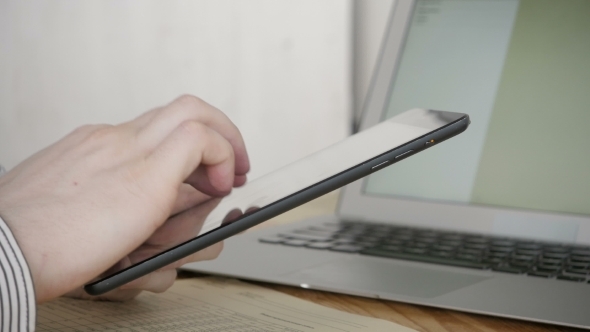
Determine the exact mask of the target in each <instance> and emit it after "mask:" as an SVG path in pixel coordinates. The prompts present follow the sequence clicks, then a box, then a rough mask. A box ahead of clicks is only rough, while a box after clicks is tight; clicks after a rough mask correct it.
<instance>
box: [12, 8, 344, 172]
mask: <svg viewBox="0 0 590 332" xmlns="http://www.w3.org/2000/svg"><path fill="white" fill-rule="evenodd" d="M351 22H352V3H351V2H350V1H342V0H322V1H315V0H282V1H271V0H249V1H240V0H197V1H181V0H172V1H170V0H169V1H155V0H149V1H145V0H141V1H140V0H106V1H76V0H69V1H68V0H46V1H18V0H0V163H2V164H4V165H5V166H6V167H7V168H11V167H13V166H14V165H16V164H17V163H18V162H19V161H21V160H23V159H24V158H26V157H27V156H29V155H30V154H32V153H34V152H35V151H37V150H39V149H40V148H42V147H44V146H46V145H48V144H49V143H51V142H53V141H55V140H57V139H59V138H60V137H62V136H63V135H65V134H67V133H68V132H69V131H71V130H72V129H74V128H75V127H77V126H79V125H81V124H84V123H118V122H121V121H124V120H127V119H129V118H132V117H134V116H136V115H138V114H140V113H142V112H144V111H146V110H148V109H150V108H152V107H155V106H158V105H161V104H163V103H166V102H168V101H169V100H171V99H172V98H174V97H176V96H178V95H180V94H183V93H191V94H195V95H198V96H200V97H202V98H203V99H205V100H207V101H209V102H210V103H211V104H213V105H215V106H217V107H218V108H220V109H222V110H223V111H225V112H226V113H227V114H228V115H229V116H230V118H232V119H233V120H234V121H235V122H236V123H237V125H238V126H239V127H240V128H241V130H242V132H243V134H244V136H245V139H246V144H247V146H248V148H249V152H250V155H251V158H252V164H253V170H252V174H251V175H252V177H256V176H258V175H260V174H263V173H266V172H268V171H270V170H272V169H275V168H277V167H279V166H281V165H283V164H286V163H288V162H290V161H292V160H295V159H298V158H299V157H301V156H304V155H306V154H308V153H310V152H312V151H315V150H318V149H320V148H321V147H324V146H326V145H329V144H331V143H333V142H335V141H338V140H340V139H342V138H343V137H345V136H346V135H347V134H348V130H349V128H350V124H349V120H348V118H349V115H350V113H351V111H352V96H351V91H352V86H351V62H352V60H351V58H352V54H351V48H352V47H351V41H352V38H351V31H352V29H351V24H352V23H351Z"/></svg>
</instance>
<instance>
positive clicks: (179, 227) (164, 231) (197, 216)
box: [137, 199, 220, 259]
mask: <svg viewBox="0 0 590 332" xmlns="http://www.w3.org/2000/svg"><path fill="white" fill-rule="evenodd" d="M219 202H220V199H211V200H209V201H206V202H204V203H203V204H201V205H198V206H195V207H193V208H191V209H189V210H186V211H184V212H182V213H180V214H178V215H176V216H174V217H172V218H170V219H168V220H167V221H166V222H165V223H164V224H163V225H162V226H161V227H160V228H158V229H157V230H156V231H155V232H154V234H153V235H152V236H151V237H150V238H149V239H148V240H147V241H146V242H145V244H147V245H149V246H153V247H157V248H158V250H160V251H163V250H165V249H168V248H171V247H173V246H175V245H177V244H179V243H182V242H185V241H188V240H190V239H192V238H193V237H195V236H197V234H199V231H200V230H201V228H202V227H203V222H204V221H205V219H206V218H207V215H209V213H210V212H211V211H213V209H214V208H215V207H217V205H218V204H219ZM137 259H139V258H137Z"/></svg>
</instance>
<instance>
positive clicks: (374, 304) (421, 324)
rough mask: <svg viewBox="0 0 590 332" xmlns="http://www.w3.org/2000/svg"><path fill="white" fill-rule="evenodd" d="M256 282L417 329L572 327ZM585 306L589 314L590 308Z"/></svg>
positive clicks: (319, 209) (297, 216) (311, 210)
mask: <svg viewBox="0 0 590 332" xmlns="http://www.w3.org/2000/svg"><path fill="white" fill-rule="evenodd" d="M337 200H338V194H337V193H331V194H328V195H326V196H323V197H321V198H318V199H317V200H315V201H312V202H309V203H307V204H305V205H303V206H301V207H299V208H296V209H293V210H291V211H289V212H287V213H285V214H283V215H281V216H279V217H276V218H274V219H272V220H269V221H267V222H265V223H263V224H261V225H258V226H257V227H271V226H273V225H278V224H283V223H288V222H292V221H296V220H301V219H303V218H308V217H312V216H317V215H323V214H332V213H333V212H334V211H335V209H336V203H337ZM257 284H258V285H262V286H264V287H268V288H272V289H274V290H277V291H281V292H283V293H287V294H290V295H293V296H296V297H299V298H301V299H305V300H309V301H312V302H315V303H319V304H322V305H325V306H327V307H332V308H336V309H339V310H342V311H347V312H351V313H355V314H360V315H365V316H371V317H377V318H381V319H386V320H389V321H392V322H395V323H398V324H401V325H404V326H407V327H410V328H413V329H416V330H418V331H453V332H458V331H482V332H483V331H486V332H488V331H572V329H571V328H565V327H558V326H552V325H544V324H535V323H528V322H523V321H518V320H512V319H503V318H495V317H489V316H484V315H476V314H467V313H462V312H458V311H453V310H444V309H436V308H429V307H425V306H418V305H411V304H404V303H399V302H392V301H383V300H376V299H368V298H362V297H356V296H349V295H342V294H335V293H328V292H320V291H314V290H307V289H302V288H296V287H289V286H279V285H274V284H268V283H257ZM588 310H589V314H590V308H588Z"/></svg>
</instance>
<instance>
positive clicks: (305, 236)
mask: <svg viewBox="0 0 590 332" xmlns="http://www.w3.org/2000/svg"><path fill="white" fill-rule="evenodd" d="M279 236H282V237H285V238H288V239H296V240H307V241H317V242H326V241H330V240H331V239H332V238H331V237H327V236H318V235H308V234H298V233H281V234H279Z"/></svg>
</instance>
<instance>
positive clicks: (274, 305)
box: [37, 278, 413, 332]
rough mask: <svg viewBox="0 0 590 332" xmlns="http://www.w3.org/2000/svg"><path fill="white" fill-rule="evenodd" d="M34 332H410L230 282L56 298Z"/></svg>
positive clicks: (201, 280) (185, 283)
mask: <svg viewBox="0 0 590 332" xmlns="http://www.w3.org/2000/svg"><path fill="white" fill-rule="evenodd" d="M37 331H125V332H126V331H139V332H142V331H195V332H198V331H216V332H218V331H236V332H246V331H247V332H254V331H256V332H270V331H273V332H274V331H288V332H298V331H400V332H406V331H413V330H411V329H409V328H406V327H403V326H400V325H397V324H394V323H391V322H388V321H385V320H380V319H376V318H369V317H364V316H358V315H354V314H349V313H345V312H341V311H338V310H335V309H331V308H327V307H323V306H320V305H317V304H314V303H312V302H308V301H304V300H301V299H298V298H295V297H293V296H290V295H286V294H283V293H280V292H277V291H274V290H270V289H267V288H264V287H260V286H256V285H251V284H248V283H244V282H240V281H237V280H235V279H219V278H195V279H184V280H179V281H177V282H176V283H175V284H174V286H172V287H171V288H170V289H169V290H168V291H166V292H165V293H162V294H152V293H142V294H141V295H140V296H138V297H137V299H135V300H133V301H129V302H124V303H114V302H93V301H82V300H74V299H68V298H59V299H56V300H54V301H51V302H48V303H46V304H43V305H40V306H39V308H38V313H37Z"/></svg>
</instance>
